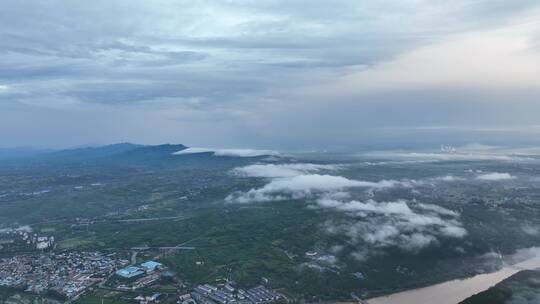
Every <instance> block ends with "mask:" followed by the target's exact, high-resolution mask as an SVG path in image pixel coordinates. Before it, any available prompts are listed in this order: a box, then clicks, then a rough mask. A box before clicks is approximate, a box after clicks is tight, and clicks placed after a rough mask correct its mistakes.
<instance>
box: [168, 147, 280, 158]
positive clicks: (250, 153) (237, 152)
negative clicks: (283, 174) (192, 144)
mask: <svg viewBox="0 0 540 304" xmlns="http://www.w3.org/2000/svg"><path fill="white" fill-rule="evenodd" d="M199 153H213V155H214V156H231V157H257V156H279V153H278V152H276V151H272V150H256V149H210V148H187V149H184V150H181V151H178V152H174V153H173V154H174V155H186V154H199Z"/></svg>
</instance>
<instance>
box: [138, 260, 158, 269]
mask: <svg viewBox="0 0 540 304" xmlns="http://www.w3.org/2000/svg"><path fill="white" fill-rule="evenodd" d="M141 266H142V267H144V268H145V269H146V270H156V269H157V268H160V267H161V266H163V264H161V263H159V262H156V261H146V262H144V263H142V264H141Z"/></svg>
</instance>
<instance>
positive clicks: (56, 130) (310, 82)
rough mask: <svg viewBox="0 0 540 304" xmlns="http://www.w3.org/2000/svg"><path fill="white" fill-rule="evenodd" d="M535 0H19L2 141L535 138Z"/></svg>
mask: <svg viewBox="0 0 540 304" xmlns="http://www.w3.org/2000/svg"><path fill="white" fill-rule="evenodd" d="M539 20H540V3H539V2H538V1H532V0H522V1H506V0H489V1H488V0H480V1H477V0H475V1H473V0H457V1H451V2H440V1H398V0H389V1H375V0H368V1H362V2H355V1H341V0H339V1H315V2H314V1H304V0H302V1H282V0H271V1H236V0H234V1H158V0H145V1H143V0H139V1H132V0H113V1H110V0H97V1H89V2H84V1H75V2H72V1H68V2H66V1H59V0H48V1H38V0H27V1H10V3H9V4H6V5H4V7H3V8H2V10H0V51H2V56H1V57H0V147H21V146H32V147H45V148H62V147H74V146H84V145H100V144H110V143H117V142H133V143H141V144H159V143H182V144H185V145H187V146H191V147H209V148H260V149H276V150H280V149H296V150H301V149H325V150H333V149H335V150H347V149H349V150H354V149H357V148H359V147H365V146H381V145H387V146H388V145H389V146H417V145H424V146H430V145H431V146H433V147H434V148H437V147H438V146H439V144H464V143H472V142H479V143H485V144H502V143H505V144H510V145H513V144H515V145H534V144H536V143H540V115H538V113H540V101H539V100H540V82H539V81H538V75H540V21H539Z"/></svg>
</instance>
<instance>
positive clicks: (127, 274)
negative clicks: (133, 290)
mask: <svg viewBox="0 0 540 304" xmlns="http://www.w3.org/2000/svg"><path fill="white" fill-rule="evenodd" d="M115 273H116V274H117V275H119V276H121V277H123V278H126V279H130V278H134V277H136V276H139V275H141V274H144V271H143V270H142V269H140V268H139V267H135V266H128V267H126V268H122V269H119V270H117V271H116V272H115Z"/></svg>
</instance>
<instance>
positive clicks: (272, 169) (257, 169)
mask: <svg viewBox="0 0 540 304" xmlns="http://www.w3.org/2000/svg"><path fill="white" fill-rule="evenodd" d="M338 168H339V166H337V165H321V164H309V163H298V164H264V165H263V164H257V165H250V166H245V167H240V168H235V169H234V170H233V171H232V172H233V173H234V174H236V175H239V176H245V177H268V178H277V177H293V176H298V175H302V174H305V173H312V172H319V171H323V170H337V169H338Z"/></svg>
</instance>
